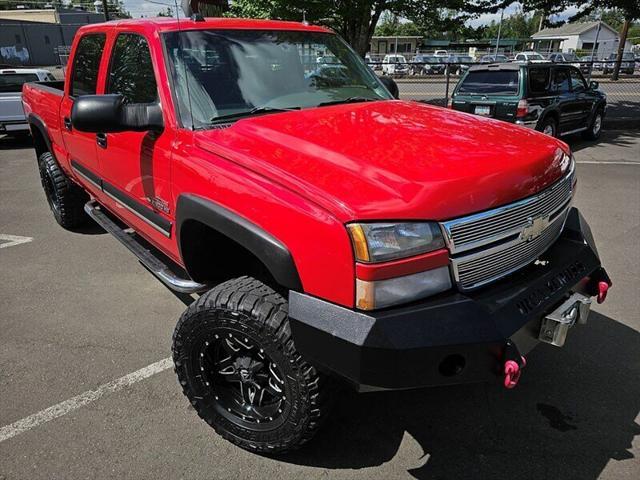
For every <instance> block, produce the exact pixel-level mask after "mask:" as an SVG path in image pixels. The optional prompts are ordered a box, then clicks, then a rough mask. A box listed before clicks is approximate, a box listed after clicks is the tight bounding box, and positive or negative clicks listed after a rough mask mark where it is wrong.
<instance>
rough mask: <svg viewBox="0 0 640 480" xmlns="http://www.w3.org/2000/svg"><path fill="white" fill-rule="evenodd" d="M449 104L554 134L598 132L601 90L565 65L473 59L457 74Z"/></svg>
mask: <svg viewBox="0 0 640 480" xmlns="http://www.w3.org/2000/svg"><path fill="white" fill-rule="evenodd" d="M449 106H450V108H452V109H454V110H459V111H461V112H467V113H473V114H476V115H482V116H486V117H491V118H495V119H497V120H504V121H507V122H511V123H515V124H517V125H522V126H525V127H529V128H534V129H536V130H539V131H541V132H544V133H546V134H548V135H552V136H554V137H558V136H561V135H567V134H570V133H577V132H582V134H583V136H585V137H586V138H590V139H596V138H598V137H599V136H600V132H601V129H602V121H603V118H604V114H605V111H606V107H607V96H606V95H605V94H604V93H602V92H600V91H599V90H598V82H591V84H589V85H587V82H586V81H585V79H584V77H583V76H582V73H580V70H579V69H578V68H576V67H573V66H571V65H558V64H541V63H534V64H515V63H506V64H505V63H502V64H490V65H476V66H473V67H471V68H470V69H469V71H468V72H467V73H466V74H465V75H464V77H462V78H461V79H460V82H459V83H458V85H456V88H455V90H454V91H453V95H452V98H451V100H450V102H449Z"/></svg>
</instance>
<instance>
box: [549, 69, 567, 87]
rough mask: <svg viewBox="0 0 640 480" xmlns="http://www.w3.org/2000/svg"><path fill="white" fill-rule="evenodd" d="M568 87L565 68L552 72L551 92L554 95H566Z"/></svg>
mask: <svg viewBox="0 0 640 480" xmlns="http://www.w3.org/2000/svg"><path fill="white" fill-rule="evenodd" d="M570 85H571V84H570V81H569V72H568V71H567V69H566V68H557V69H555V70H554V71H553V82H552V85H551V90H552V91H553V92H554V93H568V92H569V91H570Z"/></svg>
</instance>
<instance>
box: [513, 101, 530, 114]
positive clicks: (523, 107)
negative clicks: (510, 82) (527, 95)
mask: <svg viewBox="0 0 640 480" xmlns="http://www.w3.org/2000/svg"><path fill="white" fill-rule="evenodd" d="M528 113H529V103H528V102H527V101H526V100H520V101H519V102H518V109H517V110H516V117H518V118H520V117H526V116H527V114H528Z"/></svg>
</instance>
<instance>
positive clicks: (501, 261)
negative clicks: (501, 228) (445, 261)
mask: <svg viewBox="0 0 640 480" xmlns="http://www.w3.org/2000/svg"><path fill="white" fill-rule="evenodd" d="M565 219H566V212H563V213H562V214H561V215H560V216H558V217H557V218H556V219H555V221H554V222H553V223H552V224H551V225H549V227H547V229H546V230H545V231H544V232H542V234H541V235H540V236H539V237H538V238H536V239H534V240H532V241H530V242H520V243H516V244H514V245H511V246H510V247H508V248H499V247H498V248H495V249H492V250H491V251H490V250H487V251H484V252H482V253H483V255H479V256H478V257H477V258H472V259H468V258H467V259H460V261H457V262H456V268H455V270H456V272H457V275H456V277H457V278H456V280H457V282H458V285H459V286H460V287H461V288H462V289H464V290H468V289H471V288H477V287H480V286H482V285H484V284H485V283H489V282H491V281H493V280H496V279H497V278H500V277H503V276H505V275H507V274H509V273H511V272H514V271H515V270H518V269H520V268H522V267H524V266H525V265H528V264H529V263H531V262H532V261H533V260H535V259H536V258H538V257H539V256H540V255H541V254H542V253H543V252H544V251H545V250H546V249H547V248H548V247H549V246H550V245H551V244H552V243H553V242H554V241H555V240H556V238H558V236H559V235H560V233H561V232H562V226H563V225H564V221H565ZM469 257H471V256H469Z"/></svg>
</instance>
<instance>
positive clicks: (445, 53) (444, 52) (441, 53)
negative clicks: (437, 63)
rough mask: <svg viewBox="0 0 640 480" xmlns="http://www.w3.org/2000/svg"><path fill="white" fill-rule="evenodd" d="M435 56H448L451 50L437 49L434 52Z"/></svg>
mask: <svg viewBox="0 0 640 480" xmlns="http://www.w3.org/2000/svg"><path fill="white" fill-rule="evenodd" d="M433 56H434V57H442V58H448V57H449V52H448V51H447V50H436V51H435V52H433Z"/></svg>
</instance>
